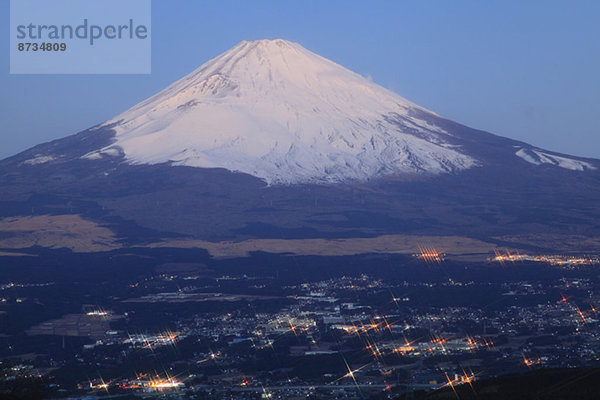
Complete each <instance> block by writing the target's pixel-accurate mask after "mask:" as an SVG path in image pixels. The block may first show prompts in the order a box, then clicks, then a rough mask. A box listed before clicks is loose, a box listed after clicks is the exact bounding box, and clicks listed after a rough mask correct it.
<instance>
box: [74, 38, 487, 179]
mask: <svg viewBox="0 0 600 400" xmlns="http://www.w3.org/2000/svg"><path fill="white" fill-rule="evenodd" d="M414 111H418V112H420V113H425V114H430V115H435V114H433V113H431V112H430V111H428V110H425V109H423V108H421V107H419V106H417V105H415V104H413V103H411V102H409V101H407V100H405V99H404V98H402V97H400V96H398V95H397V94H395V93H393V92H391V91H389V90H387V89H384V88H382V87H380V86H378V85H376V84H374V83H373V82H371V81H370V80H368V79H365V78H364V77H362V76H360V75H358V74H355V73H354V72H351V71H349V70H347V69H345V68H343V67H341V66H340V65H338V64H336V63H334V62H331V61H329V60H327V59H325V58H323V57H320V56H318V55H316V54H314V53H312V52H310V51H308V50H306V49H304V48H303V47H302V46H300V45H299V44H296V43H292V42H288V41H285V40H281V39H277V40H259V41H254V42H242V43H240V44H238V45H237V46H235V47H234V48H232V49H231V50H229V51H227V52H225V53H224V54H222V55H220V56H218V57H216V58H214V59H213V60H211V61H209V62H207V63H205V64H204V65H202V66H201V67H200V68H198V69H197V70H195V71H194V72H192V73H191V74H189V75H187V76H186V77H184V78H183V79H181V80H179V81H177V82H175V83H174V84H172V85H171V86H169V87H168V88H166V89H164V90H163V91H161V92H159V93H158V94H156V95H155V96H153V97H151V98H149V99H147V100H145V101H143V102H142V103H140V104H138V105H136V106H134V107H133V108H131V109H129V110H127V111H126V112H124V113H123V114H121V115H119V116H117V117H115V118H114V119H113V120H111V121H108V122H107V123H106V124H112V123H115V122H116V123H117V125H116V127H115V130H116V137H115V139H116V140H115V142H114V143H113V144H111V145H110V146H109V147H107V148H104V149H101V150H99V152H95V153H90V154H88V155H86V156H85V157H87V158H94V157H100V156H101V154H107V153H108V152H110V151H115V152H116V151H118V153H116V154H121V152H123V153H124V155H125V157H126V159H127V160H128V162H130V163H134V164H154V163H163V162H172V164H174V165H186V166H192V167H223V168H226V169H229V170H232V171H241V172H245V173H248V174H251V175H254V176H257V177H259V178H262V179H264V180H265V181H266V182H268V183H283V184H293V183H306V182H316V183H318V182H341V181H347V180H358V181H364V180H368V179H370V178H373V177H377V176H383V175H392V174H402V173H412V172H425V173H431V174H438V173H443V172H450V171H456V170H462V169H466V168H470V167H473V166H475V165H478V161H477V160H475V159H474V158H472V157H470V156H468V155H466V154H463V153H461V152H460V147H457V146H455V145H451V144H450V143H449V141H448V139H450V138H451V137H450V134H449V133H447V132H445V131H444V130H442V129H441V128H439V127H437V126H435V125H431V124H430V123H428V122H427V121H425V120H423V119H419V118H418V117H416V116H415V115H416V114H415V113H414Z"/></svg>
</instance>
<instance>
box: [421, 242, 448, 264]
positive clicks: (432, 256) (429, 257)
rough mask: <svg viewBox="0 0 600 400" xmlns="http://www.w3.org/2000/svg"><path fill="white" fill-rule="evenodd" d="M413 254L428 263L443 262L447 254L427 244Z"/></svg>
mask: <svg viewBox="0 0 600 400" xmlns="http://www.w3.org/2000/svg"><path fill="white" fill-rule="evenodd" d="M413 255H414V256H415V257H416V258H417V259H419V260H422V261H425V262H426V263H427V264H441V263H442V262H443V261H444V256H445V254H444V253H442V252H440V251H438V250H436V249H434V248H432V247H427V246H419V252H418V253H416V254H413Z"/></svg>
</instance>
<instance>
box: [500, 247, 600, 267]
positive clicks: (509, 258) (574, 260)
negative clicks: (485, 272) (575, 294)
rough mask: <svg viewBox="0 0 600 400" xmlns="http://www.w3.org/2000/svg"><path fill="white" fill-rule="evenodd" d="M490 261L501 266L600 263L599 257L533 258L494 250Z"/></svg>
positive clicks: (555, 256)
mask: <svg viewBox="0 0 600 400" xmlns="http://www.w3.org/2000/svg"><path fill="white" fill-rule="evenodd" d="M490 260H491V261H494V262H499V263H500V264H504V263H506V262H510V263H515V262H519V261H534V262H543V263H546V264H550V265H559V266H562V265H569V266H574V265H592V264H598V263H600V260H599V259H598V258H597V257H571V256H561V255H537V256H532V255H529V254H520V253H519V252H518V251H515V252H513V253H511V252H510V251H509V250H505V251H504V252H501V251H499V250H494V257H492V258H491V259H490Z"/></svg>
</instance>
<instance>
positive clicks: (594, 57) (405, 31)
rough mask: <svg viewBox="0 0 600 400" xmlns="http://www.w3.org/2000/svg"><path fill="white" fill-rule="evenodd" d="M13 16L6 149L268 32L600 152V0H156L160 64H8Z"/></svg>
mask: <svg viewBox="0 0 600 400" xmlns="http://www.w3.org/2000/svg"><path fill="white" fill-rule="evenodd" d="M49 1H50V0H49ZM124 1H127V0H124ZM8 25H9V1H8V0H0V29H1V32H4V33H3V34H2V35H0V47H1V48H2V49H3V50H2V51H0V63H1V66H2V67H1V69H0V158H4V157H7V156H10V155H12V154H15V153H17V152H19V151H22V150H24V149H26V148H28V147H31V146H33V145H35V144H38V143H40V142H44V141H48V140H52V139H56V138H60V137H64V136H67V135H70V134H73V133H76V132H78V131H80V130H83V129H86V128H88V127H90V126H92V125H95V124H97V123H100V122H102V121H104V120H107V119H109V118H111V117H113V116H115V115H116V114H118V113H120V112H122V111H124V110H125V109H127V108H129V107H131V106H133V105H134V104H136V103H137V102H139V101H141V100H143V99H145V98H147V97H149V96H150V95H152V94H154V93H155V92H157V91H159V90H160V89H163V88H164V87H165V86H167V85H168V84H170V83H171V82H173V81H174V80H176V79H179V78H181V77H182V76H184V75H185V74H187V73H189V72H191V71H192V70H194V69H195V68H197V67H198V66H200V65H201V64H202V63H204V62H205V61H207V60H209V59H211V58H213V57H215V56H217V55H218V54H220V53H222V52H224V51H226V50H228V49H229V48H231V47H232V46H234V45H235V44H237V43H238V42H240V41H242V40H255V39H263V38H269V39H273V38H284V39H288V40H291V41H295V42H299V43H300V44H302V45H303V46H304V47H306V48H307V49H309V50H311V51H313V52H315V53H318V54H320V55H322V56H324V57H326V58H329V59H331V60H333V61H335V62H337V63H339V64H341V65H343V66H345V67H347V68H349V69H351V70H353V71H355V72H358V73H360V74H362V75H365V76H370V77H372V79H373V81H375V82H376V83H378V84H380V85H382V86H384V87H386V88H388V89H391V90H393V91H395V92H397V93H399V94H400V95H402V96H404V97H405V98H407V99H409V100H411V101H413V102H415V103H417V104H419V105H421V106H423V107H426V108H428V109H430V110H433V111H435V112H437V113H438V114H440V115H442V116H444V117H447V118H449V119H452V120H455V121H457V122H460V123H463V124H465V125H468V126H471V127H473V128H478V129H483V130H487V131H490V132H493V133H496V134H498V135H502V136H507V137H510V138H514V139H519V140H523V141H525V142H529V143H531V144H534V145H536V146H539V147H542V148H546V149H550V150H554V151H559V152H564V153H570V154H574V155H580V156H588V157H596V158H600V1H597V0H591V1H585V0H576V1H570V2H567V1H566V0H565V1H548V0H539V1H533V0H530V1H527V0H520V1H510V0H497V1H495V0H486V1H467V0H454V1H448V0H440V1H436V0H428V1H421V0H414V1H401V0H395V1H393V0H390V1H383V0H382V1H351V0H346V1H336V0H328V1H323V0H319V1H312V0H288V1H283V0H275V1H252V0H245V1H244V0H239V1H191V0H190V1H186V0H154V1H153V2H152V74H151V75H9V73H8V71H9V36H8V32H9V29H8Z"/></svg>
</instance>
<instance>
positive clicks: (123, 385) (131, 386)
mask: <svg viewBox="0 0 600 400" xmlns="http://www.w3.org/2000/svg"><path fill="white" fill-rule="evenodd" d="M89 385H90V389H92V390H101V391H105V392H107V393H109V389H110V388H111V387H114V388H115V389H119V390H139V389H148V390H153V391H157V392H161V391H167V390H173V389H178V388H181V387H183V386H184V383H183V382H182V381H181V380H179V379H177V377H176V376H172V375H170V374H169V373H168V372H165V373H164V376H161V375H160V374H158V373H155V374H153V375H151V374H136V376H135V379H132V380H123V381H109V382H106V381H104V379H103V378H100V379H99V381H98V382H97V383H94V382H92V381H90V383H89Z"/></svg>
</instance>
